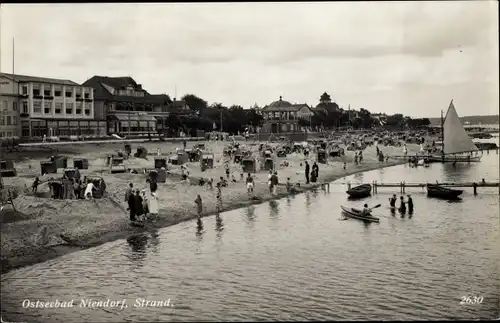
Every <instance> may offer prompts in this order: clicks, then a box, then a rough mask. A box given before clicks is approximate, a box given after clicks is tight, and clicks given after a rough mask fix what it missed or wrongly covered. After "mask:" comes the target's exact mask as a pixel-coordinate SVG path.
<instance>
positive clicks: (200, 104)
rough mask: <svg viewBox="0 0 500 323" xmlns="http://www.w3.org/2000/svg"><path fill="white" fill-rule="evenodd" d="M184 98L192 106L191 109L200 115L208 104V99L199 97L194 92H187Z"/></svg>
mask: <svg viewBox="0 0 500 323" xmlns="http://www.w3.org/2000/svg"><path fill="white" fill-rule="evenodd" d="M182 100H184V101H186V104H187V105H188V106H189V107H190V108H191V110H193V111H194V112H196V113H197V114H200V115H201V113H202V112H203V110H205V108H206V107H207V106H208V103H207V101H205V100H203V99H202V98H199V97H197V96H196V95H194V94H186V95H184V96H183V97H182Z"/></svg>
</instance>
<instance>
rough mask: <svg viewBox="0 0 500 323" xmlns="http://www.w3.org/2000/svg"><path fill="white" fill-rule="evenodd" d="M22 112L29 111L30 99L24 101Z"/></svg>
mask: <svg viewBox="0 0 500 323" xmlns="http://www.w3.org/2000/svg"><path fill="white" fill-rule="evenodd" d="M22 113H26V114H28V113H29V110H28V101H23V112H22Z"/></svg>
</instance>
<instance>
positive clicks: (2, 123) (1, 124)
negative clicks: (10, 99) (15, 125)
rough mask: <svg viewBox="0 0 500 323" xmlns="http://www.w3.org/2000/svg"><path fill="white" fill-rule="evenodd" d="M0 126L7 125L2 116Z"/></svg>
mask: <svg viewBox="0 0 500 323" xmlns="http://www.w3.org/2000/svg"><path fill="white" fill-rule="evenodd" d="M0 126H5V118H4V117H3V116H0Z"/></svg>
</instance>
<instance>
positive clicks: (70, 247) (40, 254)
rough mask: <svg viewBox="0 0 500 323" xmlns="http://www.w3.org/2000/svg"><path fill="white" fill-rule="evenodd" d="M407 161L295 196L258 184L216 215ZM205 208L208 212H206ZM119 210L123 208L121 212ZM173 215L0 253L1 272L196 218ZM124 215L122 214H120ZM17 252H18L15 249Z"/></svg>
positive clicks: (326, 179) (325, 179)
mask: <svg viewBox="0 0 500 323" xmlns="http://www.w3.org/2000/svg"><path fill="white" fill-rule="evenodd" d="M406 163H407V161H404V160H393V161H389V162H383V163H382V164H380V163H370V164H362V165H361V167H360V168H352V169H347V170H346V171H345V172H343V173H342V174H332V173H330V174H328V173H325V174H324V175H323V176H322V181H321V182H319V183H311V184H301V187H300V192H297V193H288V192H278V193H277V195H274V196H273V195H270V194H269V192H268V188H267V186H266V185H263V186H262V185H260V187H258V189H257V188H256V189H255V191H254V197H255V198H252V199H249V198H248V196H246V198H244V195H242V196H241V197H239V198H236V199H234V200H232V201H229V202H228V203H224V204H223V207H222V210H221V211H220V213H224V212H228V211H232V210H236V209H240V208H244V207H248V206H251V205H256V204H262V203H264V202H268V201H271V200H278V199H281V198H284V197H287V196H290V195H297V194H301V193H305V192H307V191H311V190H313V189H317V188H320V187H321V186H322V185H324V184H328V183H331V182H333V181H336V180H338V179H341V178H344V177H347V176H350V175H353V174H357V173H363V172H367V171H372V170H377V169H382V168H387V167H392V166H398V165H403V164H406ZM109 200H110V201H111V202H112V203H116V204H117V205H116V206H117V207H118V208H120V209H122V208H121V207H120V205H119V203H118V202H116V201H115V200H114V199H113V198H112V197H109ZM204 209H205V210H204V211H205V212H203V215H202V218H204V217H208V216H213V215H215V214H217V212H216V211H215V209H214V208H211V207H208V208H207V207H205V206H204ZM207 209H208V210H207ZM122 211H123V209H122ZM171 211H173V212H170V214H171V215H172V216H166V217H164V216H162V215H161V214H160V218H159V220H158V222H154V223H151V222H148V223H147V224H146V226H145V227H133V226H131V225H130V224H128V219H126V221H125V222H126V225H121V226H119V227H120V229H119V230H117V231H107V232H105V233H104V234H102V235H99V234H98V233H97V232H94V234H93V235H94V236H93V237H90V239H88V240H90V242H88V243H85V244H83V243H79V242H78V241H77V240H74V241H72V242H71V241H69V242H68V240H65V241H66V242H68V243H65V244H58V245H53V246H35V247H32V248H29V249H28V250H22V252H20V253H16V255H15V256H11V257H4V256H3V253H2V259H1V273H2V274H5V273H8V272H10V271H12V270H15V269H19V268H23V267H28V266H32V265H35V264H38V263H43V262H46V261H49V260H52V259H55V258H58V257H61V256H64V255H67V254H70V253H73V252H77V251H81V250H85V249H89V248H93V247H97V246H100V245H102V244H105V243H108V242H112V241H115V240H120V239H126V238H127V237H129V236H131V235H134V234H142V233H145V232H151V231H157V230H159V229H162V228H166V227H170V226H173V225H176V224H179V223H182V222H186V221H191V220H194V219H197V214H196V212H195V209H194V207H193V208H192V211H188V212H186V210H182V211H181V212H182V213H180V214H179V212H175V210H171ZM124 213H125V212H124ZM90 236H92V233H90ZM19 251H21V250H19Z"/></svg>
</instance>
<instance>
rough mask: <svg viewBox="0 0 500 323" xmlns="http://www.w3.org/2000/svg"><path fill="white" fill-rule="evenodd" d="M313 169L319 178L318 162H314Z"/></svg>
mask: <svg viewBox="0 0 500 323" xmlns="http://www.w3.org/2000/svg"><path fill="white" fill-rule="evenodd" d="M312 171H313V172H314V175H315V176H316V178H318V177H319V166H318V164H317V163H316V162H314V164H313V167H312Z"/></svg>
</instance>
